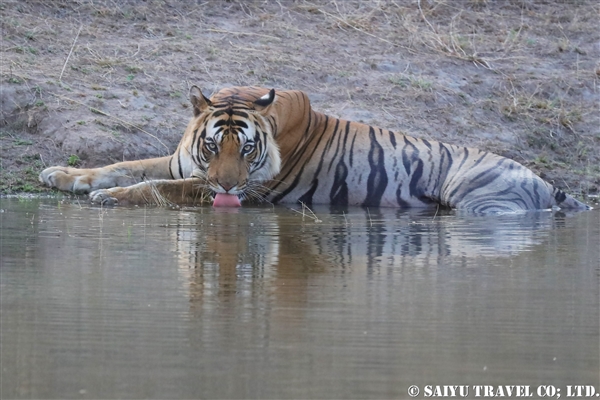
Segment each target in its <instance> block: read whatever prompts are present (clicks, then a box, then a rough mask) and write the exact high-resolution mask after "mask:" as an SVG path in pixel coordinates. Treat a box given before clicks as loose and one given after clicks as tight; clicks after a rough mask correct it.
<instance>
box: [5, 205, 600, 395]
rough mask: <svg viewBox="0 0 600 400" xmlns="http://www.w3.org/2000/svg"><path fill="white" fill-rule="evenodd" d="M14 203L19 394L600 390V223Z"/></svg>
mask: <svg viewBox="0 0 600 400" xmlns="http://www.w3.org/2000/svg"><path fill="white" fill-rule="evenodd" d="M0 202H1V203H0V204H1V205H0V208H1V209H2V213H1V214H0V217H1V222H2V226H1V231H0V234H1V239H0V240H1V242H0V244H1V251H2V254H1V261H2V266H1V281H0V284H1V286H0V288H1V303H0V306H1V326H0V329H1V344H2V347H1V360H0V361H1V367H2V371H1V378H2V380H1V396H0V397H2V398H78V397H79V398H144V397H147V398H405V397H407V390H408V387H409V386H410V385H417V386H419V387H420V388H421V393H423V392H422V390H423V385H426V384H427V385H530V386H531V388H532V391H533V392H535V390H536V388H537V386H538V385H554V386H555V387H556V388H559V389H562V392H563V397H564V396H565V393H566V385H594V386H595V388H596V389H600V387H599V386H600V385H599V382H598V381H599V371H600V369H599V359H600V356H599V352H600V350H599V338H600V336H599V330H600V328H599V309H600V308H599V276H600V271H599V269H600V267H599V261H598V260H599V259H600V250H599V244H600V212H598V211H592V212H584V213H577V214H573V215H564V214H561V213H551V212H542V213H531V214H526V215H519V216H497V217H478V216H469V215H456V214H452V213H449V214H448V213H446V214H442V213H438V214H437V215H434V214H432V213H419V212H399V211H396V210H377V209H370V210H363V209H359V208H356V209H346V210H331V209H329V208H317V209H316V210H315V213H316V216H317V217H318V219H319V221H315V220H314V219H311V218H310V217H309V216H308V215H304V216H303V215H301V214H298V213H295V212H292V211H291V210H290V209H289V208H285V207H281V208H279V207H276V208H270V207H265V208H243V209H240V210H235V211H232V212H228V211H216V210H213V209H211V208H199V209H185V210H168V209H156V208H124V207H117V208H112V209H101V208H96V207H90V206H89V205H87V204H83V203H81V204H79V203H78V202H64V203H59V202H57V201H56V200H54V201H24V200H21V201H19V200H7V199H2V200H0ZM473 395H474V393H473ZM421 396H422V394H421V395H420V396H419V397H421Z"/></svg>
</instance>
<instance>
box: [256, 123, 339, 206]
mask: <svg viewBox="0 0 600 400" xmlns="http://www.w3.org/2000/svg"><path fill="white" fill-rule="evenodd" d="M328 123H329V117H328V116H327V115H325V128H324V129H323V132H321V134H320V135H318V141H317V143H316V145H315V147H314V148H313V151H312V152H311V154H310V155H309V156H308V157H306V158H305V159H304V165H302V167H301V168H300V171H298V173H297V174H296V177H295V178H294V180H293V181H292V183H291V184H290V185H289V186H288V187H287V188H286V189H285V190H283V191H282V192H281V193H279V194H278V195H277V196H275V197H274V198H273V200H272V201H273V203H277V202H278V201H280V200H281V199H283V198H284V197H285V196H287V195H288V194H289V193H290V192H291V191H292V190H294V189H295V188H296V186H297V185H298V182H300V179H301V178H302V175H303V172H304V167H305V166H306V165H307V164H308V163H309V162H310V160H312V159H313V156H314V154H315V152H316V151H317V149H318V148H319V144H320V143H321V140H323V137H324V133H325V132H327V125H328ZM303 155H304V152H300V153H299V154H298V156H297V157H296V158H297V160H296V161H295V162H294V164H293V165H291V166H290V167H289V171H288V172H287V174H286V175H285V176H283V177H281V178H280V179H279V182H277V184H276V185H275V186H274V187H273V189H275V188H277V187H278V186H279V185H280V184H281V183H282V182H285V181H286V179H287V178H288V176H289V175H290V174H291V173H292V171H293V170H294V169H295V168H296V165H297V164H298V163H299V162H300V161H302V156H303ZM322 163H323V159H322V158H321V162H320V163H319V169H320V167H321V164H322ZM288 164H289V163H288ZM318 172H319V171H317V172H316V173H315V174H314V176H315V177H317V176H318ZM272 191H273V190H270V191H269V192H268V193H267V195H268V194H270V193H271V192H272Z"/></svg>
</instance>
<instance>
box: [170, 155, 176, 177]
mask: <svg viewBox="0 0 600 400" xmlns="http://www.w3.org/2000/svg"><path fill="white" fill-rule="evenodd" d="M169 174H170V175H171V179H175V176H173V156H171V158H170V159H169Z"/></svg>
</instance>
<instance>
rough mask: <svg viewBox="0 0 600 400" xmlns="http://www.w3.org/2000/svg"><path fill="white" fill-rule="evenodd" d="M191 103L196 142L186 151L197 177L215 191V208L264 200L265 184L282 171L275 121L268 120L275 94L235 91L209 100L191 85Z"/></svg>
mask: <svg viewBox="0 0 600 400" xmlns="http://www.w3.org/2000/svg"><path fill="white" fill-rule="evenodd" d="M240 89H243V90H240ZM190 100H191V103H192V106H193V111H194V118H193V120H192V124H193V140H192V141H191V142H189V145H188V146H186V148H187V149H188V151H190V153H191V155H192V158H193V162H194V164H195V165H194V171H193V173H192V175H193V176H195V177H198V178H201V179H203V180H204V181H205V182H206V188H207V189H209V190H211V191H212V192H214V194H215V205H217V201H219V200H218V199H219V198H226V197H229V198H233V197H234V196H235V198H236V199H241V200H244V199H249V198H259V197H260V188H261V182H264V181H267V180H269V179H271V178H273V177H274V176H275V175H277V174H278V173H279V170H280V168H281V158H280V154H279V148H278V146H277V143H276V142H275V140H274V137H273V135H274V132H273V130H274V129H275V127H274V119H272V118H270V117H269V109H270V108H271V106H272V105H273V104H274V103H275V102H276V95H275V90H274V89H271V90H270V91H267V90H266V89H262V88H253V87H251V88H232V89H226V90H222V91H220V92H218V93H217V94H215V95H214V96H213V97H212V98H211V99H210V100H209V99H207V98H206V97H205V96H204V95H203V94H202V92H201V91H200V89H199V88H198V87H197V86H192V88H191V89H190ZM228 195H229V196H228ZM230 195H233V196H230ZM234 201H237V203H238V204H236V205H239V201H238V200H234Z"/></svg>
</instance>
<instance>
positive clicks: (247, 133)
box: [40, 86, 590, 213]
mask: <svg viewBox="0 0 600 400" xmlns="http://www.w3.org/2000/svg"><path fill="white" fill-rule="evenodd" d="M190 101H191V104H192V106H193V117H192V119H191V121H190V122H189V124H188V126H187V129H186V130H185V133H184V134H183V137H182V139H181V142H180V143H179V146H178V147H177V150H176V151H175V153H174V154H173V155H170V156H166V157H160V158H152V159H146V160H139V161H125V162H120V163H116V164H112V165H108V166H105V167H102V168H93V169H77V168H69V167H51V168H47V169H45V170H44V171H42V173H41V174H40V180H41V182H43V183H45V184H46V185H48V186H51V187H55V188H58V189H60V190H65V191H72V192H90V198H91V201H92V202H94V203H103V204H114V203H117V202H118V203H120V204H123V203H125V204H127V203H129V204H140V203H152V202H153V201H155V200H156V199H157V198H160V199H162V200H163V201H164V202H166V203H174V204H197V203H198V202H199V199H200V198H202V196H203V195H206V194H208V198H209V199H210V200H211V201H213V205H214V206H240V205H241V202H242V201H244V202H247V203H252V202H262V201H266V202H270V203H273V204H275V203H297V202H302V203H304V204H306V205H308V206H310V205H312V204H330V205H338V206H367V207H378V206H380V207H401V208H405V207H432V206H433V207H435V206H438V207H439V206H443V207H449V208H453V209H459V210H468V211H472V212H476V213H506V212H514V211H523V210H539V209H548V208H551V207H559V208H568V209H590V207H589V206H587V205H586V204H584V203H582V202H580V201H578V200H576V199H574V198H573V197H571V196H570V195H568V194H566V193H565V192H563V191H562V190H560V189H558V188H556V187H553V186H552V185H551V184H549V183H547V182H545V181H544V180H543V179H541V178H540V177H539V176H537V175H536V174H534V173H533V171H531V170H530V169H528V168H526V167H524V166H523V165H521V164H519V163H517V162H515V161H513V160H511V159H508V158H506V157H502V156H499V155H497V154H493V153H490V152H487V151H482V150H478V149H474V148H468V147H462V146H457V145H452V144H447V143H442V142H437V141H433V140H426V139H419V138H414V137H411V136H407V135H404V134H401V133H397V132H392V131H390V130H384V129H380V128H376V127H374V126H369V125H366V124H362V123H358V122H351V121H346V120H343V119H338V118H334V117H331V116H328V115H325V114H323V113H320V112H317V111H315V110H314V109H312V107H311V104H310V101H309V98H308V96H307V94H306V93H304V92H301V91H297V90H290V91H275V90H274V89H271V90H268V89H264V88H259V87H232V88H226V89H222V90H220V91H219V92H218V93H216V94H214V95H213V96H212V97H211V98H210V99H208V98H206V97H205V96H204V95H203V94H202V92H201V90H200V89H199V88H198V87H197V86H193V87H192V88H191V89H190ZM204 198H206V196H204Z"/></svg>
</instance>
